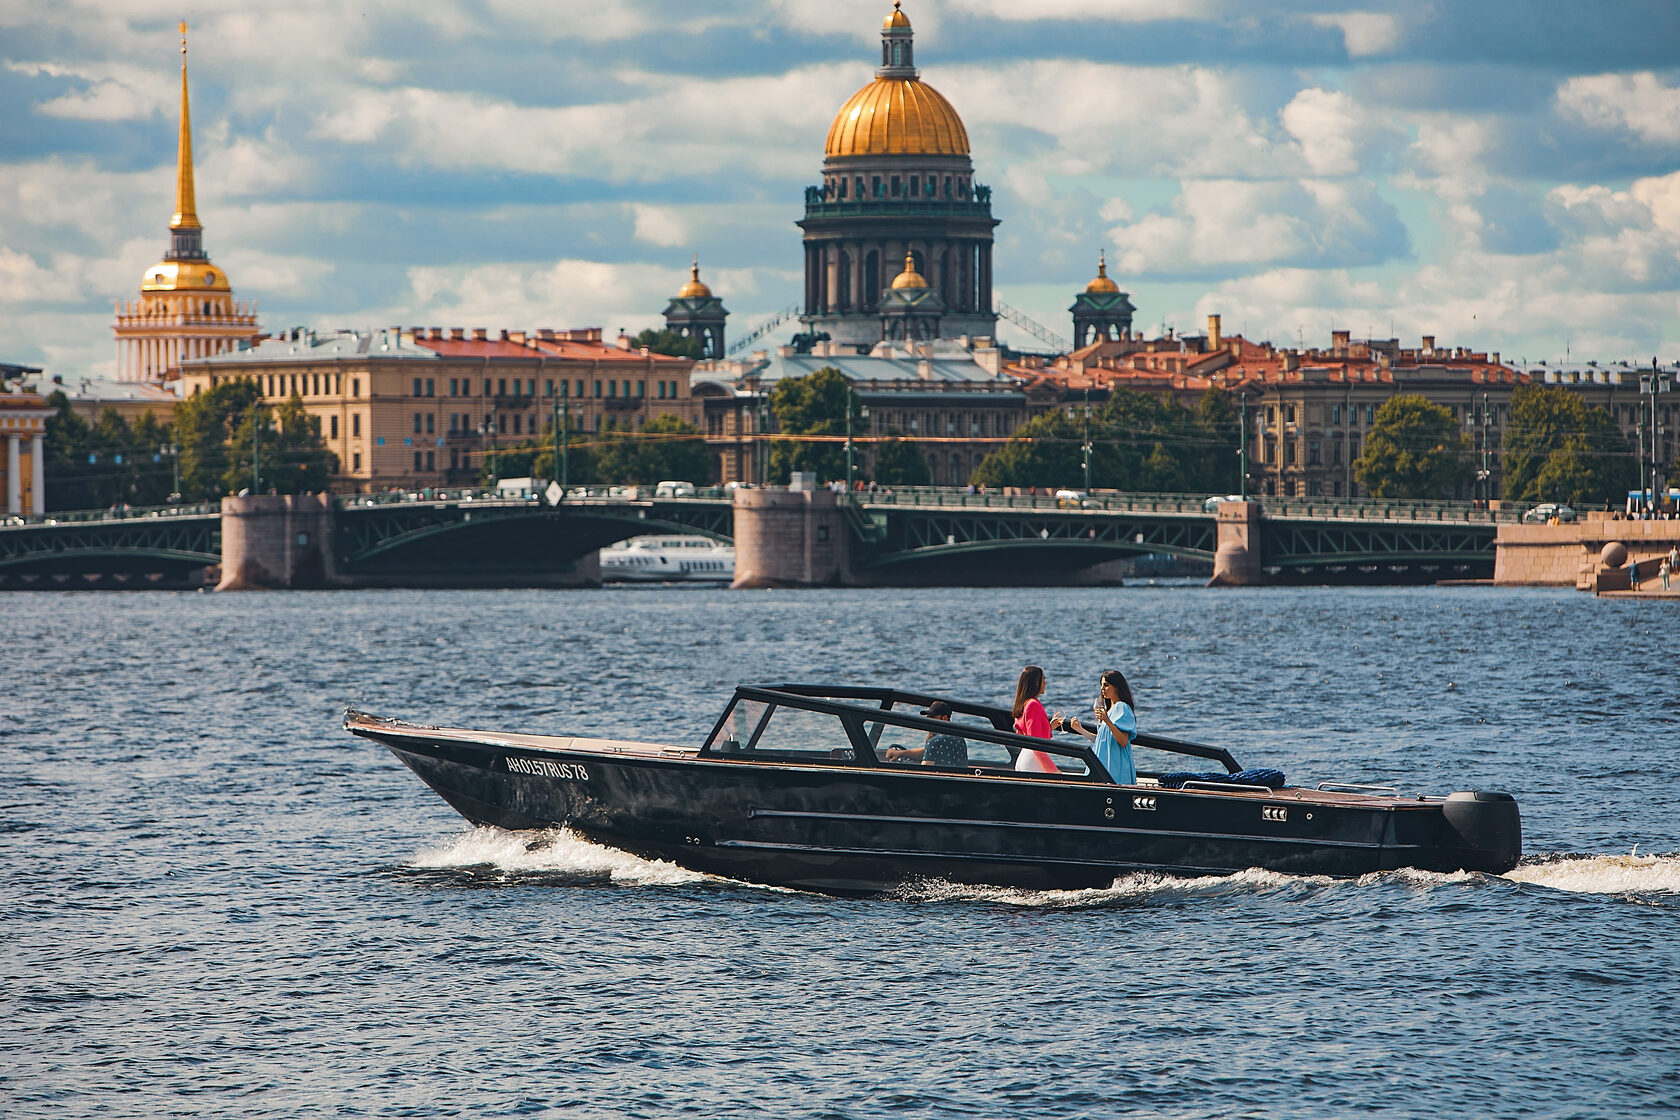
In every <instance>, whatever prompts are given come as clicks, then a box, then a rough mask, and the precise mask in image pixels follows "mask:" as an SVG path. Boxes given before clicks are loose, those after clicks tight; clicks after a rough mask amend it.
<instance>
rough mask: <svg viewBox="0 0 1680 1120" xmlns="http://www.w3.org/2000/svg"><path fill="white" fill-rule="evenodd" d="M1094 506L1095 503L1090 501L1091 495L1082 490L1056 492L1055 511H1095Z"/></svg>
mask: <svg viewBox="0 0 1680 1120" xmlns="http://www.w3.org/2000/svg"><path fill="white" fill-rule="evenodd" d="M1096 506H1097V503H1096V502H1093V501H1092V500H1091V495H1089V494H1087V493H1085V491H1083V490H1058V491H1056V508H1057V509H1095V508H1096Z"/></svg>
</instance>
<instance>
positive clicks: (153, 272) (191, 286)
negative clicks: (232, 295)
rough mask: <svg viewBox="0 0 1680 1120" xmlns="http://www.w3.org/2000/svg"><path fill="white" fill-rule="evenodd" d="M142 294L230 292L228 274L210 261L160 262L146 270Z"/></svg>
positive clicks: (141, 285) (141, 282)
mask: <svg viewBox="0 0 1680 1120" xmlns="http://www.w3.org/2000/svg"><path fill="white" fill-rule="evenodd" d="M140 290H141V291H142V292H228V291H232V289H231V288H230V287H229V286H228V278H227V273H225V272H223V271H222V270H221V269H219V268H217V267H216V266H215V265H213V264H211V263H210V262H209V261H159V262H158V263H157V264H154V265H153V266H152V267H151V268H148V269H147V270H146V275H145V277H144V278H143V279H142V280H141V281H140Z"/></svg>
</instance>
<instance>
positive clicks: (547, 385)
mask: <svg viewBox="0 0 1680 1120" xmlns="http://www.w3.org/2000/svg"><path fill="white" fill-rule="evenodd" d="M543 389H544V390H545V391H546V392H547V394H548V395H549V396H551V397H552V396H553V395H554V379H553V378H552V377H551V378H549V379H548V380H547V381H545V382H544V383H543Z"/></svg>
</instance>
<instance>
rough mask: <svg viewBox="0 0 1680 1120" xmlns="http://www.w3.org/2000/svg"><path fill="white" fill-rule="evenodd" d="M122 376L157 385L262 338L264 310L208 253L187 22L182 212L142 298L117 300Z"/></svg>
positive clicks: (179, 165) (178, 165)
mask: <svg viewBox="0 0 1680 1120" xmlns="http://www.w3.org/2000/svg"><path fill="white" fill-rule="evenodd" d="M114 329H115V331H116V336H117V380H118V381H124V382H136V381H137V382H147V383H151V384H158V383H160V382H163V381H166V380H172V379H174V378H176V377H178V376H180V365H181V362H182V361H185V360H188V359H191V358H203V357H209V356H210V355H212V354H221V353H225V352H227V351H229V350H234V349H237V348H238V347H239V345H240V344H241V343H244V342H250V341H253V340H254V339H256V338H257V337H258V336H259V334H260V331H259V329H258V327H257V307H256V304H255V303H254V302H246V301H241V300H236V299H234V298H233V287H232V285H231V284H230V283H229V281H228V276H227V273H226V272H225V271H224V270H223V269H220V268H218V267H216V266H215V265H214V264H212V263H211V261H210V258H209V256H208V255H207V254H206V253H205V251H204V227H203V226H202V225H201V224H200V222H199V220H198V204H197V197H196V192H195V190H194V185H193V158H192V116H191V113H190V112H189V111H188V106H187V25H186V24H185V23H183V24H181V133H180V139H179V143H178V146H177V149H176V157H175V212H174V214H172V215H171V216H170V219H169V249H168V251H166V252H165V253H164V255H163V259H162V260H160V261H159V262H158V263H157V264H154V265H153V266H152V267H151V268H149V269H147V270H146V275H145V276H144V277H142V278H141V281H140V298H139V299H137V300H122V301H119V302H118V303H117V321H116V326H115V328H114Z"/></svg>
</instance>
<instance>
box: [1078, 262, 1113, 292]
mask: <svg viewBox="0 0 1680 1120" xmlns="http://www.w3.org/2000/svg"><path fill="white" fill-rule="evenodd" d="M1085 290H1086V291H1087V292H1118V291H1119V290H1120V285H1118V284H1116V283H1115V282H1114V281H1112V280H1110V279H1109V278H1108V261H1107V260H1105V259H1104V257H1103V254H1101V253H1098V254H1097V278H1096V279H1095V280H1093V281H1091V282H1090V283H1089V284H1087V285H1085Z"/></svg>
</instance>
